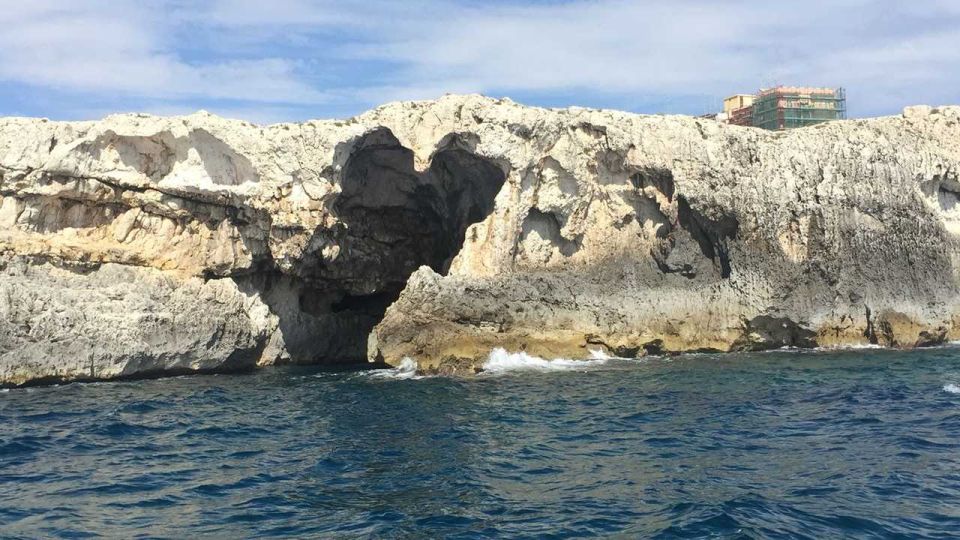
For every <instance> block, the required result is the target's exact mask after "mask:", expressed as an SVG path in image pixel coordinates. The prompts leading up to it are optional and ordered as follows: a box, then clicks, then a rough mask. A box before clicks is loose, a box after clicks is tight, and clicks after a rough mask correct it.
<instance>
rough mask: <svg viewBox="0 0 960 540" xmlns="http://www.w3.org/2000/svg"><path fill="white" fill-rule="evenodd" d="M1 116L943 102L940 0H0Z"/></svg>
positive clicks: (953, 95)
mask: <svg viewBox="0 0 960 540" xmlns="http://www.w3.org/2000/svg"><path fill="white" fill-rule="evenodd" d="M0 28H3V30H2V32H0V115H25V116H46V117H49V118H54V119H82V118H95V117H100V116H103V115H105V114H109V113H112V112H120V111H146V112H152V113H158V114H179V113H188V112H192V111H195V110H197V109H201V108H202V109H207V110H209V111H212V112H215V113H218V114H221V115H225V116H230V117H235V118H243V119H247V120H250V121H253V122H260V123H266V122H276V121H285V120H304V119H308V118H329V117H345V116H350V115H353V114H356V113H359V112H362V111H363V110H365V109H367V108H369V107H371V106H374V105H377V104H379V103H383V102H387V101H393V100H398V99H426V98H434V97H437V96H440V95H442V94H444V93H446V92H458V93H463V92H480V93H484V94H487V95H492V96H509V97H511V98H512V99H514V100H515V101H519V102H521V103H527V104H533V105H543V106H566V105H581V106H590V107H612V108H620V109H626V110H631V111H636V112H644V113H659V112H665V113H688V114H700V113H703V112H706V111H708V110H711V109H713V108H715V107H717V106H718V102H719V100H720V98H722V97H723V96H724V95H727V94H731V93H737V92H745V91H753V90H755V89H757V88H758V87H766V86H772V85H775V84H803V85H817V86H844V87H846V88H847V91H848V101H849V110H850V114H851V116H875V115H882V114H892V113H895V112H898V111H899V110H900V109H901V108H902V107H903V106H904V105H908V104H916V103H929V104H944V103H960V1H956V0H912V1H909V2H901V1H899V0H804V1H802V2H800V1H797V2H793V1H791V2H769V1H767V0H727V1H721V0H669V1H668V0H660V1H654V0H633V1H626V0H569V1H561V0H486V1H483V0H389V1H388V0H363V1H356V2H355V1H351V0H339V1H333V0H271V1H266V0H222V1H217V0H212V1H209V2H203V1H199V0H197V1H188V0H154V1H150V2H147V1H139V0H29V1H26V0H0Z"/></svg>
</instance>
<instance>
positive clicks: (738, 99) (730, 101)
mask: <svg viewBox="0 0 960 540" xmlns="http://www.w3.org/2000/svg"><path fill="white" fill-rule="evenodd" d="M754 97H755V96H754V95H753V94H735V95H732V96H730V97H728V98H727V99H725V100H723V112H725V113H728V114H729V113H730V112H732V111H735V110H737V109H742V108H744V107H749V106H751V105H753V98H754Z"/></svg>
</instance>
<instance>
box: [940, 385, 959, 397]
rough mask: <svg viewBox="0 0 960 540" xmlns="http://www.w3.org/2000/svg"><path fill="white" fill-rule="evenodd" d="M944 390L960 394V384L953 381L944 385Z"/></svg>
mask: <svg viewBox="0 0 960 540" xmlns="http://www.w3.org/2000/svg"><path fill="white" fill-rule="evenodd" d="M943 391H944V392H950V393H951V394H960V386H958V385H956V384H953V383H949V384H945V385H943Z"/></svg>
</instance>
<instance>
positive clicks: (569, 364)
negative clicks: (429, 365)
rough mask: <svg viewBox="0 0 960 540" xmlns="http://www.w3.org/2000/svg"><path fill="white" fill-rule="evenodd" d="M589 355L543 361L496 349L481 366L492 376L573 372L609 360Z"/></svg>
mask: <svg viewBox="0 0 960 540" xmlns="http://www.w3.org/2000/svg"><path fill="white" fill-rule="evenodd" d="M591 355H592V356H594V357H593V358H591V359H589V360H570V359H567V358H556V359H553V360H545V359H543V358H540V357H538V356H531V355H529V354H527V353H525V352H516V353H510V352H507V351H506V350H505V349H502V348H499V347H498V348H496V349H494V350H492V351H490V356H488V357H487V361H486V362H484V364H483V371H484V372H485V373H494V374H496V373H507V372H510V371H573V370H579V369H584V368H588V367H594V366H600V365H603V364H606V363H607V361H608V359H609V358H603V357H597V356H598V355H596V354H595V353H593V352H592V351H591ZM604 356H605V355H604Z"/></svg>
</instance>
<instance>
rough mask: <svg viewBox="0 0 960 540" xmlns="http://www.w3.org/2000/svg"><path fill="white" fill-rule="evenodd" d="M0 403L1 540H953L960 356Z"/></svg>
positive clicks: (254, 381)
mask: <svg viewBox="0 0 960 540" xmlns="http://www.w3.org/2000/svg"><path fill="white" fill-rule="evenodd" d="M495 356H496V360H497V365H498V366H499V370H500V371H499V372H498V373H497V374H496V375H494V376H484V377H478V378H476V379H473V380H467V381H464V380H454V379H446V378H442V377H432V378H431V377H428V378H417V377H415V376H414V375H413V373H412V372H411V371H410V370H409V369H406V368H401V369H397V370H383V371H376V372H368V373H363V374H359V373H352V372H343V371H318V370H314V369H304V368H292V367H291V368H282V369H271V370H264V371H261V372H258V373H256V374H252V375H237V376H220V377H179V378H173V379H161V380H154V381H130V382H122V383H115V384H74V385H65V386H61V387H49V388H33V389H30V390H29V391H27V390H10V391H8V392H4V393H2V394H0V531H2V535H3V536H4V537H7V536H9V537H14V538H16V537H24V538H34V537H60V538H82V537H95V536H106V537H136V536H149V537H184V536H211V537H331V536H333V537H393V538H396V537H421V538H428V537H445V538H497V537H520V538H540V537H550V538H565V537H577V538H580V537H610V536H612V537H651V538H702V537H724V538H770V537H789V538H825V537H833V538H836V537H862V538H896V537H902V538H947V537H950V536H952V535H953V534H954V533H955V531H957V530H960V512H958V511H957V508H960V472H958V471H960V452H958V451H957V450H958V447H960V401H958V400H957V395H958V394H960V389H958V388H957V387H956V386H955V385H956V384H958V381H960V376H958V373H960V355H958V354H957V350H956V349H939V350H932V351H917V352H910V353H906V352H896V351H884V350H876V349H867V350H858V351H823V352H813V353H811V352H804V353H795V352H777V353H773V354H745V355H728V356H716V355H700V356H694V357H689V358H664V359H656V358H654V359H648V360H645V361H643V362H637V361H626V360H620V359H614V358H593V359H591V360H588V361H586V362H587V363H566V362H560V363H556V362H553V363H551V362H548V361H544V360H540V359H535V358H532V357H525V356H523V355H509V354H506V353H505V352H503V353H501V352H498V353H497V355H495Z"/></svg>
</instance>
